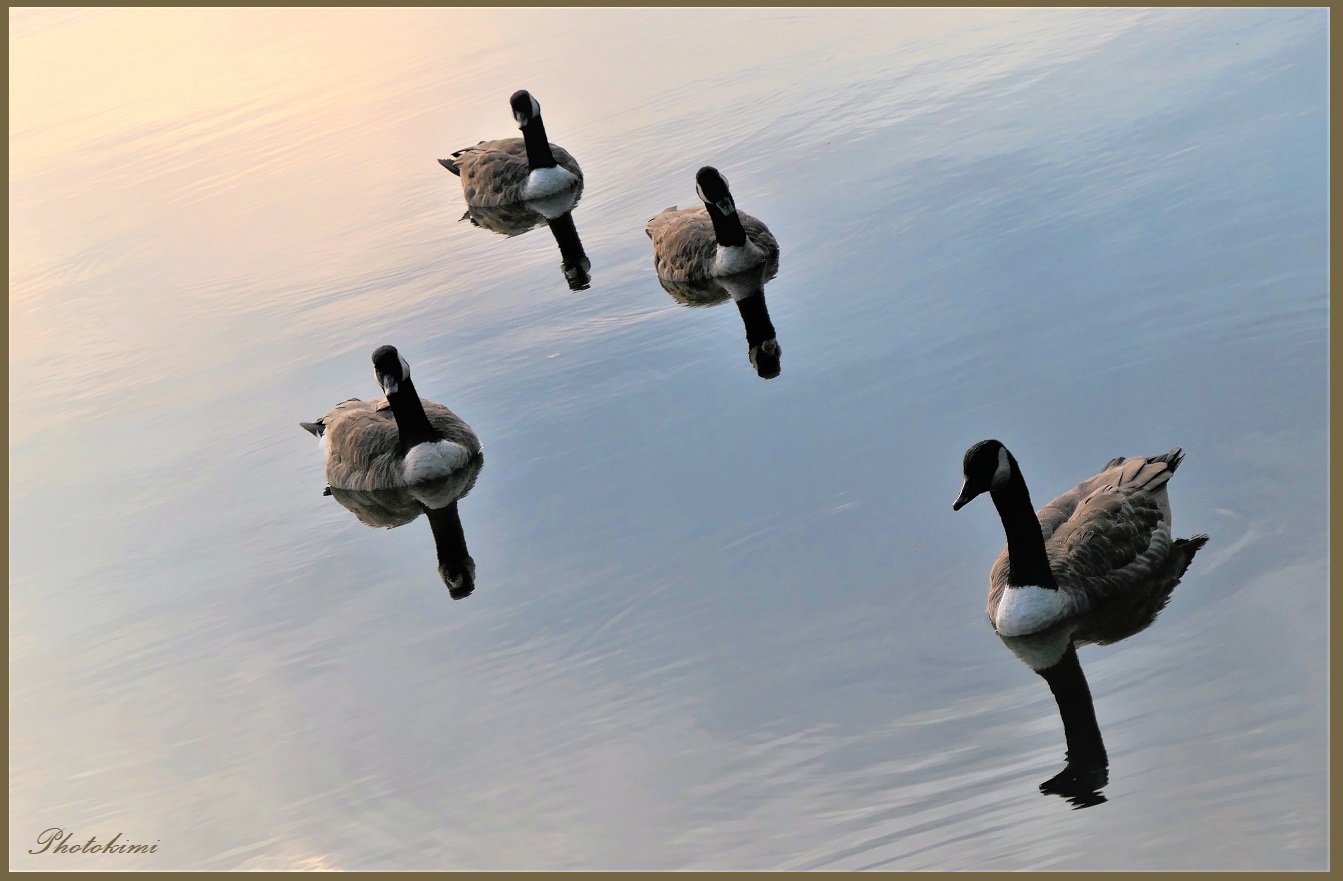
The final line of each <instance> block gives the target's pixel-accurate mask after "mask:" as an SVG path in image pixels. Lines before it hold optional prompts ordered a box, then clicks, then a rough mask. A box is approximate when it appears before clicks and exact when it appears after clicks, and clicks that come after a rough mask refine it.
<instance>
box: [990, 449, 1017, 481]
mask: <svg viewBox="0 0 1343 881" xmlns="http://www.w3.org/2000/svg"><path fill="white" fill-rule="evenodd" d="M1011 479H1012V462H1011V461H1010V460H1009V459H1008V458H1007V447H999V448H998V468H997V469H996V470H995V471H994V472H993V483H991V484H990V486H991V487H993V488H994V489H997V488H998V487H1000V486H1003V485H1004V484H1006V483H1007V481H1009V480H1011Z"/></svg>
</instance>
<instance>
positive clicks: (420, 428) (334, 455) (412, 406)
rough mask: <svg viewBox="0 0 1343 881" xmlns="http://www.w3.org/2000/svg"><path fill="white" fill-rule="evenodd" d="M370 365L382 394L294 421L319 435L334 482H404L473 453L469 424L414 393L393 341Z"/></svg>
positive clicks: (371, 485) (430, 476)
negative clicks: (312, 418) (317, 416)
mask: <svg viewBox="0 0 1343 881" xmlns="http://www.w3.org/2000/svg"><path fill="white" fill-rule="evenodd" d="M373 372H374V375H376V376H377V379H378V384H379V385H381V386H382V388H383V391H384V392H386V393H387V397H386V398H377V399H373V400H368V401H361V400H359V399H358V398H352V399H350V400H348V401H345V402H343V403H340V404H337V405H336V406H335V408H333V409H332V410H331V412H330V413H327V414H326V415H325V416H323V417H322V418H321V419H319V420H317V421H316V422H300V423H299V424H300V425H301V426H302V427H303V428H305V429H306V430H307V431H309V432H311V433H312V434H313V436H314V437H316V438H317V439H318V440H319V441H320V442H321V445H322V448H323V449H324V451H325V453H326V479H327V483H329V484H331V486H332V487H333V488H336V489H350V490H382V489H393V488H396V487H403V486H411V485H413V484H417V483H423V482H425V481H430V480H436V479H438V478H441V477H445V476H447V475H449V474H452V473H453V472H455V471H457V470H458V469H460V468H463V467H465V466H466V465H467V463H468V462H469V461H470V460H471V459H472V458H473V457H476V456H479V455H480V453H481V446H480V439H479V438H478V437H476V433H475V432H474V431H472V430H471V426H469V425H467V424H466V423H465V422H464V421H463V420H462V418H461V417H460V416H458V415H457V414H456V413H454V412H452V411H451V410H449V409H448V408H447V407H444V406H443V405H442V404H436V403H434V402H433V401H427V400H425V399H423V398H421V397H420V396H419V395H418V394H416V391H415V384H414V382H412V381H411V378H410V365H409V364H407V363H406V359H405V358H403V357H401V354H400V353H399V352H397V350H396V349H395V348H394V347H392V346H382V347H380V348H379V349H377V350H376V351H375V352H374V353H373Z"/></svg>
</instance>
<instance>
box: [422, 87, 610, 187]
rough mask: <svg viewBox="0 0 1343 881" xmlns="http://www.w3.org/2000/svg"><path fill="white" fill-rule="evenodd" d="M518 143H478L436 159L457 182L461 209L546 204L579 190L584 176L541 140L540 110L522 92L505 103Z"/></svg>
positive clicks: (563, 151) (557, 148)
mask: <svg viewBox="0 0 1343 881" xmlns="http://www.w3.org/2000/svg"><path fill="white" fill-rule="evenodd" d="M508 103H509V105H510V106H511V107H512V108H513V118H514V119H516V120H517V122H518V127H519V128H520V129H522V137H520V138H505V139H502V140H497V141H481V142H480V143H478V144H476V145H475V146H474V147H465V148H463V149H461V150H458V151H457V152H455V153H453V154H452V158H450V159H440V160H438V162H439V164H440V165H442V166H443V167H444V168H446V169H447V170H448V171H451V172H452V173H453V174H455V175H457V176H458V177H460V178H461V179H462V193H463V194H464V195H465V196H466V204H468V205H472V206H477V207H484V208H490V207H495V206H498V205H509V204H512V203H514V202H525V201H528V200H532V199H546V198H549V197H551V196H555V195H557V194H560V193H565V192H567V191H570V190H576V191H577V192H576V193H575V197H577V194H578V193H579V192H582V189H583V170H582V169H581V168H579V167H578V162H577V161H576V160H575V159H574V157H573V156H571V155H570V154H569V151H568V150H566V149H564V148H563V147H560V146H558V145H556V144H552V143H550V141H549V140H547V139H546V127H545V123H543V122H542V121H541V105H540V104H539V103H538V102H537V100H536V99H535V98H533V97H532V94H531V93H530V92H528V91H527V90H526V89H519V90H518V91H516V92H514V93H513V96H512V97H511V98H509V100H508Z"/></svg>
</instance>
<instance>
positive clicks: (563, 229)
mask: <svg viewBox="0 0 1343 881" xmlns="http://www.w3.org/2000/svg"><path fill="white" fill-rule="evenodd" d="M546 223H548V224H550V232H551V234H552V235H554V236H555V244H557V245H559V246H560V257H561V259H563V261H564V265H565V267H566V268H567V267H570V266H582V265H583V263H584V262H585V261H586V260H587V259H588V255H587V253H585V252H584V251H583V242H582V241H581V240H580V239H579V238H578V227H576V226H574V213H573V212H572V211H566V212H564V213H563V214H561V215H560V216H559V217H556V218H555V219H554V220H547V221H546Z"/></svg>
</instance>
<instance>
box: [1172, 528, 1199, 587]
mask: <svg viewBox="0 0 1343 881" xmlns="http://www.w3.org/2000/svg"><path fill="white" fill-rule="evenodd" d="M1207 543H1208V537H1207V536H1206V535H1202V534H1200V535H1196V536H1194V537H1193V538H1177V539H1175V541H1173V542H1171V546H1170V560H1171V564H1172V566H1173V569H1172V572H1171V577H1173V578H1174V579H1175V580H1176V581H1179V580H1180V579H1181V578H1183V577H1184V573H1185V570H1186V569H1188V568H1189V564H1190V563H1192V562H1194V555H1195V554H1197V553H1198V552H1199V549H1200V548H1202V547H1203V546H1204V545H1205V544H1207Z"/></svg>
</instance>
